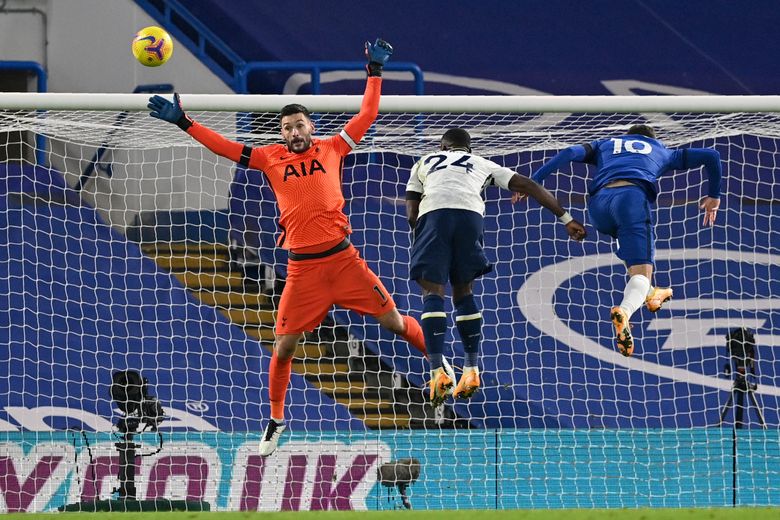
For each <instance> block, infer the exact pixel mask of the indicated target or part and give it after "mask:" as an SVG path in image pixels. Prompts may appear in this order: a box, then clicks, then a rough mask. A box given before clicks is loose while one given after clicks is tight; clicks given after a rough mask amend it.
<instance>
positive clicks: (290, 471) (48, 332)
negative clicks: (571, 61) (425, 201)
mask: <svg viewBox="0 0 780 520" xmlns="http://www.w3.org/2000/svg"><path fill="white" fill-rule="evenodd" d="M182 101H183V105H184V107H185V109H186V110H187V111H188V114H189V115H190V116H191V117H193V118H194V119H195V120H197V121H198V122H200V123H202V124H204V125H206V126H209V127H210V128H212V129H214V130H216V131H218V132H220V133H222V134H223V135H224V136H226V137H228V138H229V139H233V140H237V141H242V142H246V143H249V144H253V145H264V144H270V143H276V142H280V138H279V130H278V116H277V112H276V111H277V110H278V108H279V107H281V106H283V105H284V104H286V103H288V102H292V101H294V102H302V103H303V104H305V105H307V106H308V107H309V108H310V109H311V110H312V112H313V113H314V119H315V124H316V127H317V133H318V135H320V136H326V135H332V134H334V133H337V132H338V131H339V130H340V129H341V127H342V126H343V124H344V123H346V121H348V119H349V117H350V116H351V115H352V114H353V113H354V112H355V111H356V110H357V108H358V106H359V102H360V99H359V98H357V97H351V96H343V97H341V96H332V97H328V96H325V97H322V98H316V97H306V96H303V97H302V98H301V97H296V98H289V99H288V97H286V96H187V95H184V96H182ZM145 105H146V97H143V96H140V95H83V96H82V95H67V94H65V95H56V94H50V95H24V94H0V144H2V146H0V174H2V175H0V178H2V179H3V180H2V182H0V187H1V188H2V189H1V191H2V193H1V195H2V197H1V198H0V233H1V234H2V239H1V240H0V244H1V245H0V284H1V286H2V289H1V290H0V295H2V296H0V344H1V345H2V348H1V349H0V366H3V367H4V368H3V370H0V432H2V434H0V511H4V512H14V511H49V510H56V509H57V508H60V507H65V506H68V505H71V506H73V507H76V508H81V509H85V508H86V509H88V508H89V507H96V506H95V504H98V503H101V502H96V501H109V500H111V499H117V498H121V497H124V496H128V495H129V494H130V493H129V492H128V491H132V494H133V495H134V496H135V497H136V498H137V499H138V500H139V501H147V502H143V503H145V504H153V505H151V506H146V507H160V506H159V504H160V502H159V500H160V499H165V500H167V501H173V502H169V503H175V504H179V505H180V506H181V505H182V504H183V507H190V508H196V507H200V506H202V505H203V503H208V504H209V506H210V507H211V509H223V510H268V511H273V510H282V509H285V510H288V509H292V510H298V509H394V508H403V507H405V505H406V504H407V503H408V501H411V504H412V505H413V506H414V507H415V508H418V509H460V508H478V509H491V508H498V509H513V508H560V507H585V508H598V507H629V508H632V507H645V506H649V507H688V506H701V507H704V506H707V507H710V506H731V505H735V504H736V505H749V506H763V505H772V506H778V505H780V485H779V484H778V482H780V470H779V469H778V468H780V434H778V427H779V426H780V415H779V414H778V405H779V404H780V357H779V356H778V355H777V352H778V347H779V346H780V316H778V313H779V312H780V303H779V302H780V299H778V294H780V281H779V280H780V256H778V255H779V254H778V251H780V234H778V232H777V231H776V229H777V228H778V227H779V226H780V214H779V213H778V209H777V208H778V206H777V203H776V200H777V199H780V175H778V173H776V172H777V168H778V161H780V150H779V149H778V146H779V145H780V112H778V111H780V102H778V100H777V99H776V98H758V97H743V98H728V97H715V96H713V97H708V98H694V97H678V98H655V97H647V98H623V97H615V98H530V97H526V98H512V97H502V98H490V97H487V98H480V97H475V98H467V97H448V98H436V97H418V98H413V99H408V98H402V97H392V96H390V97H386V98H385V99H383V102H382V113H381V114H380V116H379V118H378V119H377V121H376V123H375V124H374V126H373V127H372V129H371V130H370V132H369V134H368V135H367V136H366V137H365V138H364V140H363V141H362V142H361V143H360V145H359V146H358V148H357V149H356V151H355V152H353V153H352V154H351V155H350V156H349V157H348V158H347V159H346V162H345V163H344V171H343V185H344V188H343V189H344V195H345V197H346V200H347V206H346V208H345V212H346V213H347V215H348V216H349V218H350V222H351V225H352V227H353V229H354V233H353V235H352V237H351V240H352V242H353V243H354V244H355V245H356V247H357V248H358V249H359V250H360V251H361V254H362V256H363V257H364V258H365V259H366V260H367V262H368V264H369V265H370V267H371V268H372V269H373V270H374V271H375V272H376V273H377V274H378V276H379V277H380V278H381V279H382V281H383V282H384V283H385V285H386V286H387V288H388V290H389V291H390V292H391V293H392V294H393V296H394V298H395V300H396V303H397V304H398V307H399V308H400V309H401V310H402V311H404V312H407V311H408V312H409V313H410V314H412V315H413V316H416V317H417V318H419V316H420V312H421V310H422V297H421V295H420V289H419V287H418V286H417V285H416V283H414V282H411V281H409V279H408V263H409V249H410V240H411V234H410V230H409V226H408V224H407V222H406V216H405V199H404V192H405V186H406V182H407V180H408V176H409V169H410V167H411V166H412V165H413V164H414V162H415V161H416V159H417V158H419V157H420V156H421V155H424V154H426V153H429V152H431V151H434V150H436V149H437V147H438V143H439V139H440V137H441V134H442V133H443V132H444V131H445V130H446V129H448V128H451V127H456V126H458V127H463V128H466V129H467V130H468V131H469V132H470V133H471V135H472V139H473V143H472V144H473V151H474V153H476V154H479V155H482V156H484V157H487V158H490V159H492V160H494V161H496V162H498V163H500V164H503V165H505V166H508V167H510V168H513V169H515V170H516V171H517V172H519V173H521V174H524V175H530V174H531V173H532V172H533V171H534V170H535V169H536V168H538V167H539V166H541V165H542V164H543V162H544V161H545V160H547V159H550V158H551V157H552V156H553V155H554V154H555V153H556V152H557V151H558V150H560V149H562V148H565V147H567V146H570V145H574V144H584V143H588V142H591V141H593V140H595V139H601V138H606V137H610V136H614V135H617V134H620V133H621V132H624V131H625V130H626V129H627V128H628V127H629V126H630V125H631V124H634V123H638V122H646V123H649V124H651V125H652V126H653V127H654V128H655V130H656V133H657V134H658V137H659V139H660V140H661V141H663V142H664V143H665V144H666V145H667V146H668V147H707V148H715V149H717V150H718V151H719V152H720V154H721V158H722V161H723V172H724V181H723V193H724V195H723V197H722V203H721V211H720V213H719V215H718V220H717V222H716V223H715V226H714V227H712V228H710V227H704V226H702V224H701V213H700V210H699V209H698V204H697V201H698V200H700V199H701V198H702V197H703V196H705V195H706V193H707V179H706V175H705V174H704V173H703V172H702V171H701V170H690V171H674V172H669V173H667V174H665V175H664V176H663V177H662V178H661V181H660V193H661V194H660V196H659V199H658V201H657V204H656V206H655V210H654V215H653V217H654V219H655V224H656V227H655V230H656V234H657V242H656V248H657V256H656V266H655V273H654V278H655V279H654V283H656V284H657V285H659V286H672V287H673V288H674V291H675V297H674V299H673V300H672V301H671V302H669V303H668V304H667V305H665V306H664V308H663V309H662V310H661V311H660V312H658V313H657V314H650V313H648V312H647V311H646V310H640V311H638V312H637V313H636V314H635V315H634V318H633V320H632V323H633V332H634V337H635V338H636V343H637V348H636V352H635V354H634V356H633V357H632V358H624V357H622V356H620V355H619V354H618V353H617V351H616V350H615V346H614V341H613V332H612V327H611V325H610V323H609V321H608V319H607V318H608V316H607V314H608V309H609V307H610V306H612V305H614V304H615V302H617V301H619V299H620V296H621V294H622V291H623V288H624V286H625V281H626V276H625V268H624V267H623V266H622V265H621V263H620V261H619V259H618V258H617V257H616V256H615V254H614V251H615V249H616V246H615V244H614V243H613V242H612V240H611V239H610V238H609V237H607V236H604V235H600V234H599V233H598V232H597V231H596V230H595V229H593V228H592V227H591V226H590V225H589V224H588V225H587V229H588V233H589V235H588V238H587V239H586V240H585V241H584V242H583V243H575V242H571V241H569V240H568V237H567V235H566V233H565V230H564V229H563V227H562V226H560V225H558V224H557V222H556V220H555V218H554V217H553V216H552V214H550V213H549V212H548V211H546V210H544V209H543V208H541V207H539V206H538V204H536V202H534V201H530V202H529V201H526V202H521V203H518V204H514V205H513V204H512V203H511V201H510V194H509V193H508V192H502V191H500V190H498V189H497V188H488V189H487V190H486V192H485V199H486V205H487V212H486V217H485V246H486V252H487V255H488V258H489V259H490V260H491V262H492V263H493V264H494V269H493V271H492V272H491V273H489V274H488V275H486V276H484V277H483V278H481V279H480V280H479V281H477V282H476V283H475V294H476V296H477V301H478V303H479V305H480V306H481V309H482V314H483V331H482V333H483V341H482V344H481V346H480V356H481V357H480V368H481V373H482V379H483V387H482V388H481V389H480V391H479V392H478V393H477V394H476V395H475V396H474V397H473V398H471V399H470V400H468V401H458V402H454V401H452V399H450V400H449V401H448V402H446V403H445V404H444V405H443V406H442V407H440V408H437V409H433V408H431V406H430V405H429V404H428V403H427V402H426V399H425V393H426V388H427V382H428V381H427V380H428V376H427V374H428V365H427V362H425V360H424V359H422V358H421V357H420V356H419V354H418V353H417V352H416V351H415V350H414V349H413V348H411V347H410V346H409V345H407V344H406V343H404V342H403V341H401V340H395V339H393V338H392V337H391V335H390V334H389V333H387V332H384V331H381V330H380V328H379V327H378V325H377V324H376V323H375V322H374V321H373V320H372V319H370V318H369V319H367V320H364V319H363V318H362V317H360V316H357V315H356V314H354V313H351V312H347V311H344V310H338V309H336V310H334V311H333V312H332V313H331V314H329V316H328V317H327V318H326V320H325V321H324V322H323V324H322V325H321V326H320V327H319V328H317V329H316V330H315V331H314V332H313V333H312V334H307V335H306V338H305V340H304V342H303V343H302V344H301V345H300V346H299V350H298V355H297V357H296V360H295V362H294V364H293V376H292V381H291V383H290V388H289V392H288V396H287V403H288V406H287V413H288V431H287V432H285V434H284V437H283V438H282V442H281V445H280V448H279V450H278V452H277V453H276V454H274V455H273V456H272V457H270V458H268V459H263V458H261V457H260V456H259V455H258V454H257V446H258V442H259V436H260V432H261V431H262V428H263V426H264V424H265V421H266V420H267V419H268V417H269V415H270V409H269V405H268V380H267V376H268V364H269V361H270V356H271V351H272V345H273V338H274V335H273V325H274V318H275V309H276V305H277V304H278V297H279V294H280V291H281V289H282V288H283V286H284V279H285V275H286V255H285V253H284V252H283V251H282V250H281V249H278V248H276V247H275V245H274V243H275V239H276V237H277V233H278V229H277V226H276V217H277V210H276V205H275V201H274V198H273V194H272V192H271V190H270V188H269V186H268V184H267V182H266V181H265V179H264V177H263V174H262V172H258V171H253V170H245V169H242V168H240V167H239V166H238V165H236V164H234V163H231V162H230V161H227V160H225V159H222V158H218V157H217V156H215V155H214V154H213V153H211V152H210V151H208V150H207V149H205V148H204V147H202V146H201V145H199V144H198V143H197V142H196V141H194V140H193V139H191V138H190V137H189V136H188V135H187V134H185V133H184V132H182V131H181V130H179V129H178V128H177V127H176V126H174V125H170V124H167V123H164V122H162V121H159V120H156V119H153V118H151V117H149V115H148V111H147V110H145ZM592 174H593V171H589V170H588V169H587V168H586V167H585V166H583V165H573V166H572V167H571V168H568V167H567V168H566V169H565V170H564V171H561V172H558V173H557V174H554V175H552V176H550V177H549V178H548V179H547V180H546V181H545V183H544V184H545V187H547V188H548V189H549V190H550V191H552V192H553V193H554V194H555V195H556V196H557V197H558V199H559V200H560V201H561V202H562V203H563V205H564V206H565V207H567V208H569V210H570V212H571V213H572V214H573V215H574V217H575V218H577V219H578V220H580V221H582V222H585V223H586V224H587V222H588V217H587V207H586V205H587V197H586V195H585V194H586V193H587V188H586V185H587V181H588V179H589V178H590V176H592ZM447 312H448V316H450V318H451V319H450V320H449V322H450V326H449V331H448V335H447V343H446V346H445V356H446V357H447V358H448V359H451V360H452V361H453V364H454V365H455V366H456V367H460V366H461V365H462V362H463V356H464V352H463V347H462V345H461V343H460V338H459V336H458V335H457V333H456V331H455V327H454V314H453V312H452V303H451V301H449V299H448V302H447ZM742 328H747V329H748V330H749V331H751V332H752V333H753V335H754V339H755V346H754V348H752V347H751V348H748V350H749V351H750V352H749V356H748V357H745V356H742V355H741V352H735V347H734V343H733V342H729V340H728V339H727V335H730V334H731V335H732V336H733V333H734V331H735V330H738V329H742ZM751 345H752V344H751ZM126 371H131V372H138V373H139V374H140V376H141V377H142V378H146V379H148V386H146V387H145V390H146V392H147V393H146V394H144V393H143V392H140V394H139V395H141V397H140V398H139V400H138V401H137V404H138V409H139V410H141V411H142V412H143V413H141V414H140V415H139V416H136V415H138V414H135V415H134V414H133V412H132V410H133V409H134V408H133V406H135V404H136V401H133V400H132V399H130V401H129V403H130V404H128V405H127V406H129V407H130V409H129V410H130V414H129V415H125V413H124V412H127V411H128V410H126V409H123V404H122V403H119V402H118V397H119V396H118V395H117V394H116V393H114V395H112V388H113V389H114V391H115V392H116V390H117V386H116V385H114V386H113V387H112V383H113V382H114V381H115V378H116V377H117V376H122V377H127V376H128V373H127V372H126ZM130 375H131V376H132V374H130ZM151 396H154V397H153V398H152V397H151ZM155 403H159V405H161V407H162V410H163V412H164V415H159V409H158V408H157V407H156V404H155ZM158 426H159V433H160V434H159V435H158V434H157V433H155V432H154V430H155V428H156V427H158ZM141 430H145V431H144V432H141ZM127 431H130V432H131V433H133V432H135V431H138V432H139V433H138V434H137V436H135V437H134V438H133V439H129V438H128V434H127ZM123 442H135V443H136V444H138V449H137V450H136V451H137V453H136V456H137V457H136V458H132V457H130V458H131V459H132V461H131V462H129V461H128V460H124V459H123V455H122V453H121V451H122V450H121V449H120V448H119V447H118V446H117V444H122V443H123ZM124 457H125V459H126V458H127V456H126V453H125V456H124ZM128 466H130V467H131V468H132V470H133V471H132V472H134V476H132V477H131V478H128V476H127V473H126V471H127V469H128ZM123 471H124V472H125V473H123ZM130 485H132V488H129V486H130ZM155 500H157V502H151V501H155ZM154 504H157V505H156V506H155V505H154Z"/></svg>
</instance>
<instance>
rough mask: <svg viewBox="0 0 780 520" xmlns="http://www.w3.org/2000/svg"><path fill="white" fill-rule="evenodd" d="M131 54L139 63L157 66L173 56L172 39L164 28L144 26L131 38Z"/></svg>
mask: <svg viewBox="0 0 780 520" xmlns="http://www.w3.org/2000/svg"><path fill="white" fill-rule="evenodd" d="M133 56H135V59H137V60H138V62H139V63H140V64H141V65H145V66H147V67H159V66H160V65H162V64H163V63H165V62H166V61H168V60H169V59H171V56H173V40H171V37H170V35H169V34H168V33H167V32H165V29H162V28H160V27H156V26H154V25H152V26H150V27H144V28H143V29H141V30H140V31H138V32H137V33H136V35H135V38H133Z"/></svg>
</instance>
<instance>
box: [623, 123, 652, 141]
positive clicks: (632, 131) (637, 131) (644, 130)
mask: <svg viewBox="0 0 780 520" xmlns="http://www.w3.org/2000/svg"><path fill="white" fill-rule="evenodd" d="M628 135H643V136H645V137H649V138H651V139H655V130H653V127H652V126H650V125H634V126H632V127H631V128H629V129H628Z"/></svg>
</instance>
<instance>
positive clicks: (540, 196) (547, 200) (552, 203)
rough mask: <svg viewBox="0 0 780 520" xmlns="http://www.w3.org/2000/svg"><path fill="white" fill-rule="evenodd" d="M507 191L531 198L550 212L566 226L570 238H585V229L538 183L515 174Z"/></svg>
mask: <svg viewBox="0 0 780 520" xmlns="http://www.w3.org/2000/svg"><path fill="white" fill-rule="evenodd" d="M509 189H510V190H512V191H514V192H515V193H522V194H525V195H528V196H530V197H533V198H534V199H535V200H536V201H537V202H538V203H539V204H541V205H542V206H544V207H545V208H547V209H549V210H550V211H552V212H553V214H554V215H555V216H556V217H558V220H559V221H560V222H561V223H562V224H564V225H566V232H567V233H569V236H570V237H571V238H573V239H575V240H582V239H583V238H585V237H586V236H587V232H586V231H585V227H584V226H583V225H582V224H581V223H579V222H578V221H576V220H574V219H573V218H572V216H571V215H570V214H569V212H568V211H566V210H565V209H563V206H561V203H560V202H558V199H556V198H555V196H553V194H552V193H550V192H549V191H548V190H547V189H546V188H544V186H542V185H541V184H539V183H538V182H535V181H534V180H532V179H529V178H528V177H526V176H525V175H520V174H519V173H516V174H514V175H513V176H512V178H511V179H510V180H509Z"/></svg>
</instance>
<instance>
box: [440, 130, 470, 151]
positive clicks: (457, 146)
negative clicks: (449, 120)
mask: <svg viewBox="0 0 780 520" xmlns="http://www.w3.org/2000/svg"><path fill="white" fill-rule="evenodd" d="M441 149H442V150H449V151H454V150H463V151H464V152H471V136H470V135H469V133H468V132H467V131H465V130H464V129H462V128H450V129H449V130H447V131H446V132H444V135H443V136H441Z"/></svg>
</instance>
